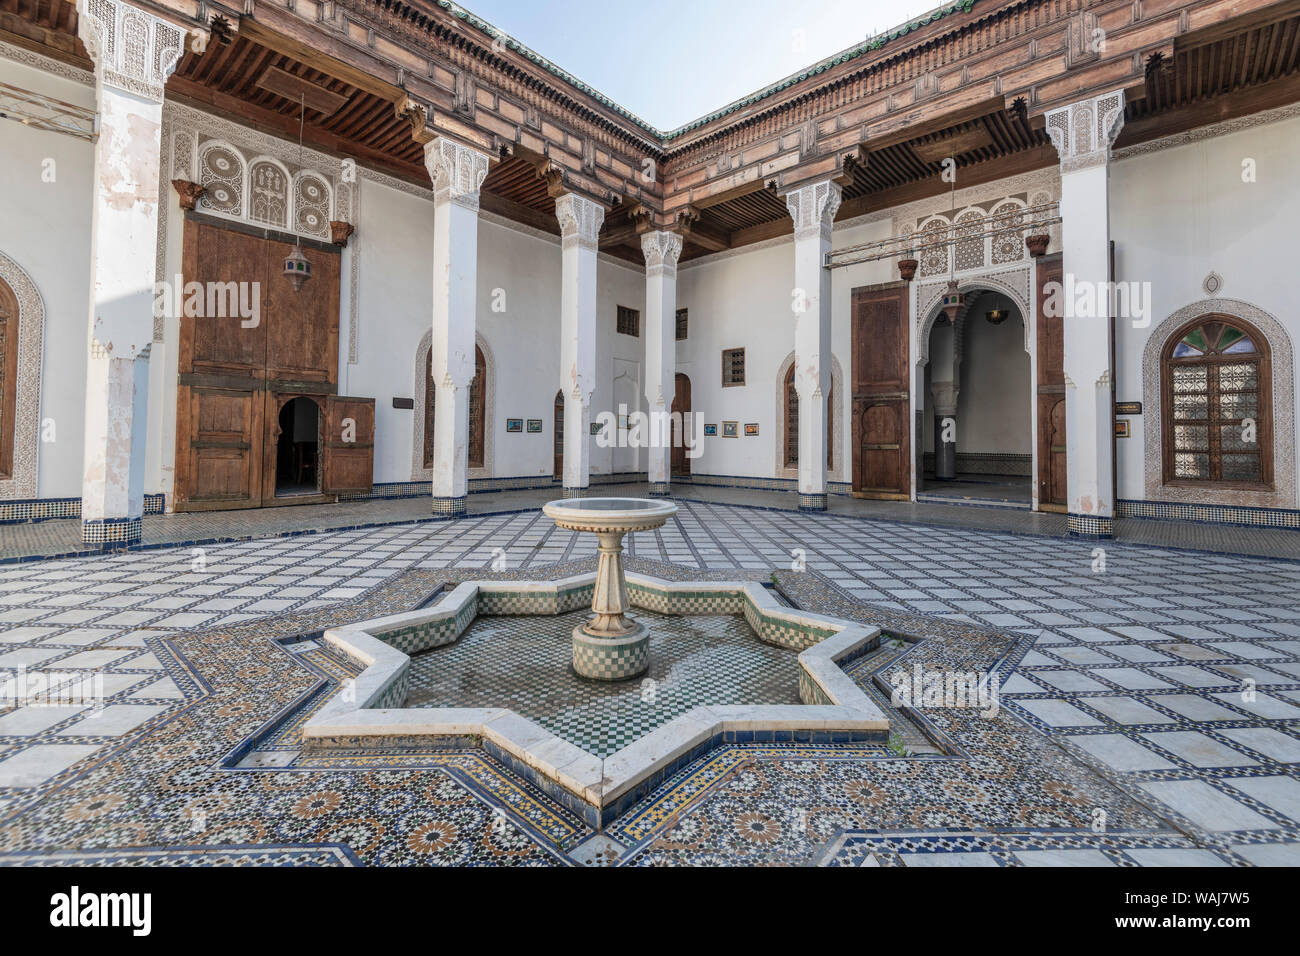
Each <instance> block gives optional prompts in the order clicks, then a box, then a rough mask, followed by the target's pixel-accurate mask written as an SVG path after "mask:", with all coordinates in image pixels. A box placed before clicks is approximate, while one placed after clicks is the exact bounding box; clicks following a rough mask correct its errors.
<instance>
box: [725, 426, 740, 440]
mask: <svg viewBox="0 0 1300 956" xmlns="http://www.w3.org/2000/svg"><path fill="white" fill-rule="evenodd" d="M722 437H723V438H739V437H740V422H723V423H722Z"/></svg>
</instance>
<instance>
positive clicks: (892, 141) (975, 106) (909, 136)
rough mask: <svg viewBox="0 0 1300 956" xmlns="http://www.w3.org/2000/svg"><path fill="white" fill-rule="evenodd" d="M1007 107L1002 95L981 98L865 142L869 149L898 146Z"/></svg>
mask: <svg viewBox="0 0 1300 956" xmlns="http://www.w3.org/2000/svg"><path fill="white" fill-rule="evenodd" d="M1006 108H1007V103H1006V99H1005V98H1004V97H1001V96H992V97H989V98H988V99H986V100H980V101H979V102H978V103H972V104H971V105H970V106H967V107H964V108H963V109H959V110H954V111H953V112H951V113H944V114H943V115H941V116H936V117H934V118H933V119H928V120H926V121H925V122H922V123H906V122H904V123H903V125H902V126H901V128H899V129H897V130H895V131H893V132H891V133H887V134H885V135H884V136H873V137H869V138H868V139H867V141H866V142H865V143H864V144H863V145H864V146H865V147H866V148H867V149H868V150H877V149H884V148H885V147H886V146H897V145H898V144H899V143H906V142H908V141H910V140H914V139H919V138H920V137H922V136H930V135H933V134H934V133H942V132H944V131H945V130H949V129H952V128H953V127H954V126H960V125H961V124H962V123H969V122H970V121H971V120H977V119H980V118H982V117H985V116H988V115H989V114H990V113H997V112H999V111H1000V110H1005V109H1006ZM897 119H898V120H900V121H902V120H904V117H901V116H900V117H897Z"/></svg>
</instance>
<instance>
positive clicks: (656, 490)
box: [649, 481, 669, 498]
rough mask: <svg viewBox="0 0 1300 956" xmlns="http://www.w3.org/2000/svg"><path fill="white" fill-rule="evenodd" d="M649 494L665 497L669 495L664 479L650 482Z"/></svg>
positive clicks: (652, 496) (655, 496)
mask: <svg viewBox="0 0 1300 956" xmlns="http://www.w3.org/2000/svg"><path fill="white" fill-rule="evenodd" d="M649 495H650V497H651V498H667V497H668V496H669V485H668V482H666V481H652V482H650V491H649Z"/></svg>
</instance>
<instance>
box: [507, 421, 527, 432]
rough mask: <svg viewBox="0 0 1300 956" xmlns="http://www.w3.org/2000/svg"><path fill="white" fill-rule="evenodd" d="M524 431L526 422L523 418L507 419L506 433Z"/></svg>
mask: <svg viewBox="0 0 1300 956" xmlns="http://www.w3.org/2000/svg"><path fill="white" fill-rule="evenodd" d="M523 430H524V420H523V419H522V418H507V419H506V431H507V432H521V431H523Z"/></svg>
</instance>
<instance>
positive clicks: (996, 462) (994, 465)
mask: <svg viewBox="0 0 1300 956" xmlns="http://www.w3.org/2000/svg"><path fill="white" fill-rule="evenodd" d="M922 458H923V463H924V466H925V470H926V472H928V473H933V472H934V452H930V451H927V452H926V453H925V454H924V455H923V456H922ZM1033 473H1034V460H1033V458H1032V457H1031V456H1030V455H1013V454H1009V453H1005V452H987V453H984V452H958V453H957V474H959V475H1015V476H1018V477H1022V478H1028V477H1029V476H1030V475H1032V474H1033Z"/></svg>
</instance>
